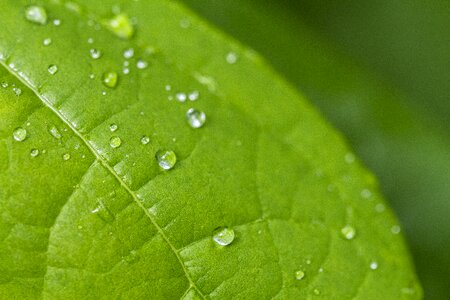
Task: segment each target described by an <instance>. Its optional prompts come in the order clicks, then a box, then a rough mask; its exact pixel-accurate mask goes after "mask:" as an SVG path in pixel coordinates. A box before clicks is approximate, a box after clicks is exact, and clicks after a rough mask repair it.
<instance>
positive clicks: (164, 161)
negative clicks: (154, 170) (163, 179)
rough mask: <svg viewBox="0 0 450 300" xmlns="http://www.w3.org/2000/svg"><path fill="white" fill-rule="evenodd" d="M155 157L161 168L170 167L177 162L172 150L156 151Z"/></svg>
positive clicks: (166, 168) (168, 168)
mask: <svg viewBox="0 0 450 300" xmlns="http://www.w3.org/2000/svg"><path fill="white" fill-rule="evenodd" d="M156 159H157V160H158V164H159V166H160V167H161V169H163V170H170V169H172V168H173V167H174V166H175V164H176V163H177V156H176V154H175V152H173V151H170V150H168V151H158V152H157V153H156Z"/></svg>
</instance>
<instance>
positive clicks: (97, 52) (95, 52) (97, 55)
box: [89, 48, 102, 59]
mask: <svg viewBox="0 0 450 300" xmlns="http://www.w3.org/2000/svg"><path fill="white" fill-rule="evenodd" d="M89 54H90V55H91V57H92V59H99V58H100V57H102V51H100V50H98V49H95V48H92V49H90V50H89Z"/></svg>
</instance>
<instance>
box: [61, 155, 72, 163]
mask: <svg viewBox="0 0 450 300" xmlns="http://www.w3.org/2000/svg"><path fill="white" fill-rule="evenodd" d="M70 157H71V156H70V153H64V154H63V156H62V158H63V160H64V161H68V160H69V159H70Z"/></svg>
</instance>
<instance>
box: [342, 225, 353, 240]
mask: <svg viewBox="0 0 450 300" xmlns="http://www.w3.org/2000/svg"><path fill="white" fill-rule="evenodd" d="M341 233H342V236H343V237H344V238H345V239H347V240H352V239H353V238H354V237H355V235H356V231H355V228H353V227H352V226H350V225H346V226H345V227H343V228H342V229H341Z"/></svg>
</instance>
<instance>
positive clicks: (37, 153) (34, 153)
mask: <svg viewBox="0 0 450 300" xmlns="http://www.w3.org/2000/svg"><path fill="white" fill-rule="evenodd" d="M30 155H31V157H36V156H38V155H39V150H38V149H31V151H30Z"/></svg>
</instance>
